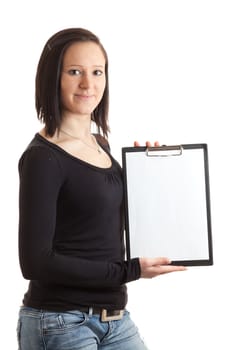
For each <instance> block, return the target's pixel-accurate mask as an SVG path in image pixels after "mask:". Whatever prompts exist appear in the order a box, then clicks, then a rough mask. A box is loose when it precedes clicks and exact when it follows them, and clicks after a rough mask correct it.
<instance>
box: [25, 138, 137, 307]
mask: <svg viewBox="0 0 233 350" xmlns="http://www.w3.org/2000/svg"><path fill="white" fill-rule="evenodd" d="M101 146H102V147H103V148H104V150H105V151H106V152H107V153H108V154H109V156H110V157H111V161H112V165H111V167H110V168H99V167H96V166H94V165H91V164H89V163H87V162H84V161H82V160H80V159H78V158H76V157H74V156H72V155H70V154H69V153H67V152H66V151H64V150H63V149H62V148H60V147H59V146H57V145H55V144H53V143H51V142H49V141H47V140H46V139H45V138H43V137H42V136H41V135H39V134H36V135H35V137H34V138H33V140H32V141H31V143H30V144H29V146H28V147H27V149H26V150H25V152H24V153H23V154H22V156H21V158H20V160H19V176H20V190H19V260H20V266H21V270H22V274H23V276H24V278H26V279H29V280H30V283H29V288H28V291H27V292H26V294H25V296H24V300H23V303H24V305H26V306H31V307H35V308H39V309H46V310H59V311H65V310H72V309H78V306H80V305H83V306H99V307H104V308H109V309H122V308H124V307H125V305H126V303H127V289H126V285H125V284H126V283H127V282H130V281H133V280H136V279H138V278H139V277H140V265H139V260H138V259H131V260H129V261H125V259H124V237H123V235H124V227H123V211H122V210H123V184H122V172H121V167H120V165H119V164H118V163H117V162H116V160H114V158H113V157H112V156H111V155H110V153H109V152H108V149H107V148H106V146H104V145H101Z"/></svg>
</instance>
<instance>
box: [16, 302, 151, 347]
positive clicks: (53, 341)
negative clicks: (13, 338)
mask: <svg viewBox="0 0 233 350" xmlns="http://www.w3.org/2000/svg"><path fill="white" fill-rule="evenodd" d="M17 335H18V344H19V350H81V349H82V350H147V348H146V346H145V345H144V343H143V341H142V340H141V338H140V336H139V333H138V330H137V328H136V326H135V325H134V323H133V322H132V320H131V318H130V315H129V312H128V311H125V312H124V316H123V318H122V319H121V320H117V321H109V322H101V321H100V317H99V316H98V315H88V314H86V313H83V312H80V311H67V312H52V311H49V312H48V311H43V310H37V309H33V308H29V307H24V306H22V307H21V309H20V312H19V319H18V327H17Z"/></svg>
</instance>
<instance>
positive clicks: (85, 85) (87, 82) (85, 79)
mask: <svg viewBox="0 0 233 350" xmlns="http://www.w3.org/2000/svg"><path fill="white" fill-rule="evenodd" d="M79 86H80V88H81V89H89V88H90V86H91V77H90V76H89V75H88V74H83V76H82V79H81V81H80V82H79Z"/></svg>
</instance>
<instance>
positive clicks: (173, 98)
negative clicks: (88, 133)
mask: <svg viewBox="0 0 233 350" xmlns="http://www.w3.org/2000/svg"><path fill="white" fill-rule="evenodd" d="M0 6H1V8H0V25H1V28H0V29H1V31H0V35H1V41H0V43H1V54H0V59H1V62H0V68H1V79H0V84H1V128H0V135H1V137H0V142H1V145H0V152H1V172H0V174H1V175H0V176H1V182H0V185H1V264H0V266H1V289H0V291H1V321H0V322H1V324H0V329H1V344H6V342H7V345H4V348H7V349H10V350H11V349H12V350H13V349H16V348H17V344H16V336H15V328H16V322H17V314H18V308H19V306H20V304H21V300H22V297H23V293H24V292H25V290H26V287H27V282H26V281H24V280H23V278H22V277H21V273H20V270H19V266H18V255H17V254H18V253H17V224H18V173H17V162H18V158H19V156H20V154H21V153H22V151H23V150H24V148H25V147H26V145H27V144H28V142H29V141H30V140H31V138H32V137H33V135H34V133H35V132H37V131H38V130H39V129H40V128H41V125H39V123H38V121H37V119H36V113H35V108H34V78H35V71H36V65H37V62H38V59H39V55H40V53H41V50H42V48H43V46H44V44H45V41H47V39H48V38H49V37H50V36H51V35H52V34H53V33H54V32H56V31H58V30H60V29H63V28H66V27H72V26H75V27H84V28H87V29H90V30H92V31H94V32H95V33H96V34H97V35H98V36H99V37H100V38H101V40H102V42H103V44H104V46H105V47H106V49H107V52H108V54H109V60H110V94H111V99H110V124H111V129H112V133H111V136H110V142H111V145H112V152H113V154H114V155H115V157H116V158H117V159H118V160H119V161H121V147H122V146H131V145H132V144H133V141H134V140H138V141H140V142H141V143H142V144H143V143H144V142H145V141H146V140H147V139H148V140H151V141H153V140H155V139H157V140H159V141H160V143H161V144H177V143H179V144H180V143H198V142H204V143H208V146H209V161H210V188H211V208H212V228H213V240H214V266H213V267H197V268H189V269H188V271H185V272H182V273H176V274H171V275H166V276H161V277H159V278H156V279H154V280H142V281H136V282H133V283H131V284H129V303H128V308H129V309H130V310H131V314H132V317H133V319H134V320H135V322H136V323H137V325H138V326H139V329H140V332H141V334H142V336H143V337H144V338H145V341H146V343H147V344H148V346H149V348H150V349H151V350H156V349H159V350H170V349H174V350H187V349H189V350H194V349H195V350H196V349H199V350H208V349H212V348H216V349H231V348H233V341H232V322H231V319H232V312H233V306H232V295H233V289H232V282H231V280H232V243H233V239H232V234H233V229H232V228H233V227H232V226H233V224H232V198H233V188H232V179H233V170H232V140H231V138H232V127H231V126H230V119H232V113H233V103H232V101H233V100H232V96H233V49H232V39H233V20H232V18H233V10H232V1H226V0H218V1H217V0H193V1H191V0H183V1H182V0H160V1H156V0H151V1H149V0H143V1H142V0H140V1H137V0H132V1H130V0H129V1H127V0H122V1H121V0H118V1H110V0H105V1H104V0H92V1H91V0H89V1H84V0H83V1H79V0H74V1H69V0H66V1H64V0H63V1H58V0H57V1H49V0H48V1H46V2H43V1H32V0H31V1H23V0H21V1H17V0H15V1H11V0H8V1H7V2H1V5H0ZM145 205H146V203H145ZM32 350H33V349H32Z"/></svg>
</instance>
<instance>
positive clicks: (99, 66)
mask: <svg viewBox="0 0 233 350" xmlns="http://www.w3.org/2000/svg"><path fill="white" fill-rule="evenodd" d="M65 67H86V66H82V65H81V64H69V65H66V66H65ZM91 67H96V68H104V66H103V65H100V64H95V65H93V66H91Z"/></svg>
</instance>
